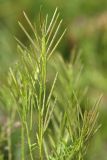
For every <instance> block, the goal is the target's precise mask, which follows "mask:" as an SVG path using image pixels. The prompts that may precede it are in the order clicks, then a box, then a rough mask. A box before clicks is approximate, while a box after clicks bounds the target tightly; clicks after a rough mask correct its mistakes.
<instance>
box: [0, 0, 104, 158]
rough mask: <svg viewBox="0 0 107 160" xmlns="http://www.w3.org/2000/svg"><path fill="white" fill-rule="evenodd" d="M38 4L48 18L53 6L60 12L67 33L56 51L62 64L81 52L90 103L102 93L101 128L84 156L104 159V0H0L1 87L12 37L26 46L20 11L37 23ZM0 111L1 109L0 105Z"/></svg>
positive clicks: (13, 51) (13, 49) (9, 60)
mask: <svg viewBox="0 0 107 160" xmlns="http://www.w3.org/2000/svg"><path fill="white" fill-rule="evenodd" d="M41 5H42V6H43V8H42V14H43V15H44V13H45V14H46V13H48V14H49V15H50V16H51V15H52V13H53V10H54V9H55V7H56V6H58V7H59V10H60V11H61V12H60V13H61V17H62V18H63V19H64V25H63V27H68V32H67V35H66V36H65V38H64V40H63V43H62V44H61V46H59V48H58V50H59V51H60V52H61V54H63V57H64V59H65V62H66V63H69V59H70V57H72V55H73V53H74V52H75V53H76V54H78V52H81V61H82V63H83V64H84V66H83V73H82V80H81V87H84V86H87V85H88V86H89V88H90V89H89V91H90V92H89V95H88V96H89V99H91V101H92V102H90V103H93V101H94V100H95V98H96V96H97V95H98V94H99V93H101V92H102V93H103V94H104V96H103V100H102V103H101V105H100V106H101V107H100V120H99V122H100V123H101V124H102V127H101V129H100V131H99V132H98V133H97V137H96V138H95V139H94V140H93V142H92V144H91V145H90V150H89V152H88V154H89V159H90V160H94V159H98V160H100V159H102V160H106V159H107V156H106V149H107V127H106V117H107V106H106V104H107V70H106V68H107V53H106V52H107V21H106V19H107V11H106V10H107V1H106V0H94V1H93V0H90V1H86V0H72V1H71V0H67V1H65V0H57V1H56V0H51V1H50V0H32V1H30V0H19V1H16V0H0V85H1V84H2V81H3V82H5V77H6V75H7V70H8V67H9V66H11V65H12V64H13V63H14V62H15V60H16V59H17V55H16V43H15V40H14V35H15V36H16V37H18V38H19V39H21V41H22V42H23V43H25V44H26V45H27V40H26V38H25V36H24V34H23V33H22V32H21V30H20V29H19V27H18V25H17V21H18V20H19V19H20V20H21V21H22V22H23V23H25V21H24V19H23V15H22V11H23V10H25V11H26V12H27V14H28V15H29V17H30V19H31V21H32V22H33V21H36V22H37V21H38V18H37V17H38V15H39V11H40V6H41ZM28 30H29V29H28ZM29 32H30V30H29ZM0 108H3V107H2V106H1V104H0ZM0 114H1V115H4V117H8V115H7V112H6V109H5V111H4V110H3V112H0ZM2 123H3V122H2V121H1V119H0V125H2ZM3 124H4V123H3ZM16 135H17V133H16V134H15V133H14V136H13V139H15V138H14V137H17V136H16ZM0 136H1V133H0ZM3 143H4V142H2V144H3ZM3 145H4V144H3ZM0 147H1V146H0ZM17 152H18V151H17ZM17 154H18V153H17ZM0 156H1V155H0ZM0 158H1V157H0ZM1 159H2V158H1ZM87 159H88V158H87Z"/></svg>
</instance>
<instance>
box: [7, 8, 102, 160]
mask: <svg viewBox="0 0 107 160" xmlns="http://www.w3.org/2000/svg"><path fill="white" fill-rule="evenodd" d="M24 17H25V19H26V20H27V23H28V24H29V26H30V28H31V29H32V31H33V33H34V38H32V37H31V36H30V34H29V33H28V32H27V31H26V29H25V27H24V26H23V25H22V24H21V23H20V22H19V25H20V27H21V29H22V30H23V32H24V33H25V35H26V36H27V38H28V39H29V41H30V46H29V47H26V46H25V45H24V44H22V43H21V42H20V41H19V40H18V39H16V40H17V42H18V53H19V60H18V62H17V63H16V64H15V65H14V67H13V68H10V70H9V75H8V83H7V88H8V90H9V93H10V94H11V96H12V100H13V102H14V104H16V108H17V113H18V114H19V117H20V122H21V157H20V159H22V160H25V159H31V160H34V159H37V160H45V159H47V160H64V159H66V160H74V159H75V160H83V158H84V156H85V154H86V151H87V146H88V144H89V140H90V138H91V137H92V136H93V135H94V133H95V132H96V131H97V130H98V128H99V126H98V127H96V121H97V118H98V108H97V107H98V103H99V101H100V99H101V97H100V99H99V100H98V103H96V104H95V106H94V107H93V108H92V109H90V110H89V111H86V109H85V110H82V109H81V106H80V104H81V103H80V99H79V98H78V87H77V86H76V84H75V82H76V78H77V79H78V77H75V76H74V67H73V65H72V63H70V64H68V65H67V64H65V62H64V61H63V59H62V58H61V57H59V56H56V57H57V60H56V61H55V62H52V61H51V60H50V58H51V56H52V54H53V52H54V51H55V49H56V47H57V46H58V44H59V42H60V41H61V39H62V37H63V36H64V34H65V32H66V30H64V32H63V33H62V34H61V36H60V37H59V38H58V39H57V41H56V42H55V39H56V38H57V35H58V32H59V29H60V26H61V24H62V20H61V21H59V22H58V18H59V13H58V10H57V9H56V10H55V12H54V14H53V17H52V19H51V22H50V24H49V25H48V15H47V16H46V18H45V19H44V20H42V18H41V14H40V31H39V32H40V34H38V32H37V31H36V29H35V27H34V26H33V25H32V24H31V22H30V20H29V19H28V17H27V15H26V14H25V13H24ZM53 60H54V57H53ZM56 63H57V64H56ZM49 69H50V71H51V72H50V73H48V70H49ZM57 71H58V72H57ZM60 71H61V72H60ZM51 73H53V75H54V74H55V78H54V80H53V82H51V80H50V81H49V76H50V74H51ZM49 83H50V84H51V85H50V84H49ZM81 97H82V96H81ZM13 113H14V112H13ZM12 120H13V118H12ZM12 122H13V121H12ZM26 143H27V145H26ZM10 160H11V157H10Z"/></svg>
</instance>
